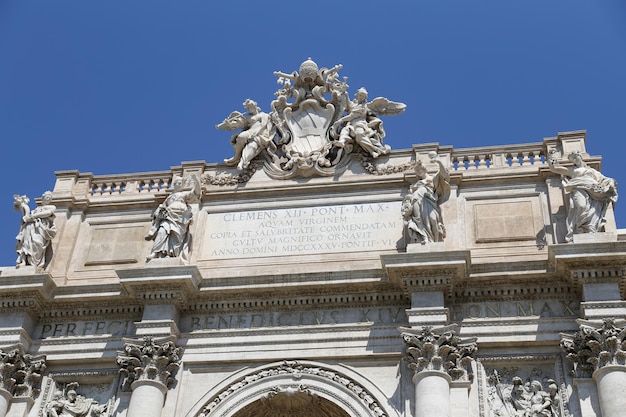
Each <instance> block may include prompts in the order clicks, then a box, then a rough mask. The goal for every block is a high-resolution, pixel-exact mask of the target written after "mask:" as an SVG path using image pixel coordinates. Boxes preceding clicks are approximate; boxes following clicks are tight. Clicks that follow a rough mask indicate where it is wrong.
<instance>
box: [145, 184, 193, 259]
mask: <svg viewBox="0 0 626 417" xmlns="http://www.w3.org/2000/svg"><path fill="white" fill-rule="evenodd" d="M185 180H187V181H190V182H191V183H192V189H191V190H189V191H183V185H184V184H185V182H186V181H185ZM185 180H183V178H182V177H179V176H175V177H174V178H173V180H172V187H173V188H174V191H173V192H172V194H170V195H169V196H167V198H166V199H165V201H164V202H163V203H161V204H160V205H159V207H157V209H156V210H155V211H154V213H153V214H152V227H151V228H150V231H149V232H148V234H146V237H145V238H146V240H154V244H153V245H152V252H151V253H150V255H148V258H147V260H148V261H149V260H151V259H153V258H165V257H177V256H181V257H182V258H183V260H187V255H188V254H189V249H190V244H191V236H190V233H189V224H190V223H191V221H192V219H193V213H192V211H191V207H190V206H189V204H188V203H189V202H191V201H195V200H198V199H199V198H200V193H201V188H200V180H199V179H198V176H197V175H195V174H192V175H190V176H188V177H187V178H186V179H185Z"/></svg>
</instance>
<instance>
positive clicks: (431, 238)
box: [401, 152, 450, 244]
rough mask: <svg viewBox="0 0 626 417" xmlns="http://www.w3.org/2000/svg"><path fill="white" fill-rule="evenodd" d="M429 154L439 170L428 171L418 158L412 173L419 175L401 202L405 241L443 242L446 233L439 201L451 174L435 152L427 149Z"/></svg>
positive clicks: (446, 194) (446, 193)
mask: <svg viewBox="0 0 626 417" xmlns="http://www.w3.org/2000/svg"><path fill="white" fill-rule="evenodd" d="M428 157H429V158H430V161H431V162H435V163H437V165H438V166H439V170H438V172H437V173H436V174H434V175H431V174H429V173H428V170H427V169H426V167H425V166H424V165H423V164H422V161H421V160H418V161H417V162H416V164H415V173H416V174H417V176H418V178H419V179H418V180H417V181H416V182H415V183H414V184H413V185H411V187H410V188H409V193H408V194H407V195H406V197H405V198H404V200H403V202H402V208H401V210H402V216H403V217H404V223H405V230H406V241H407V243H422V244H426V243H430V242H443V239H444V238H445V237H446V228H445V226H444V224H443V216H442V215H441V204H443V203H445V202H446V201H447V200H448V198H449V197H450V174H449V173H448V170H447V169H446V167H445V166H444V165H443V163H442V162H441V160H440V159H439V158H438V156H437V153H436V152H430V153H429V154H428Z"/></svg>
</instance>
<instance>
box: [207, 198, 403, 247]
mask: <svg viewBox="0 0 626 417" xmlns="http://www.w3.org/2000/svg"><path fill="white" fill-rule="evenodd" d="M400 204H401V202H400V201H398V202H384V203H368V204H345V205H336V206H317V207H303V208H290V209H276V210H257V211H239V212H230V213H208V216H209V218H208V221H207V228H208V230H207V231H206V234H205V241H204V244H203V245H202V246H203V249H202V256H201V258H202V259H229V258H239V257H249V256H254V257H262V256H284V255H297V254H317V253H335V252H359V251H370V250H385V249H395V248H396V245H397V242H398V240H400V239H401V238H402V227H403V223H402V216H401V214H400Z"/></svg>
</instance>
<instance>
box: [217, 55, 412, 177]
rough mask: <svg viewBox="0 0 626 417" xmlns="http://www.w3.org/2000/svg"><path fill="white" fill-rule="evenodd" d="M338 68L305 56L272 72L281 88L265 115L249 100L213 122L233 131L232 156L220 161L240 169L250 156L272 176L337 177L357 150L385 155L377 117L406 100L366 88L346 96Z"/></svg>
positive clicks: (399, 108)
mask: <svg viewBox="0 0 626 417" xmlns="http://www.w3.org/2000/svg"><path fill="white" fill-rule="evenodd" d="M341 68H342V66H341V65H336V66H334V67H332V68H330V69H328V68H321V69H320V68H318V66H317V64H316V63H315V62H314V61H312V60H311V59H310V58H309V59H307V60H306V61H304V62H303V63H302V65H300V69H299V71H294V72H292V73H290V74H287V73H283V72H279V71H276V72H274V75H276V76H277V77H278V83H279V84H280V88H279V89H278V91H276V93H274V95H275V96H276V98H275V99H274V100H273V101H272V103H271V108H272V110H271V112H270V113H269V114H268V113H265V112H263V111H261V108H260V107H259V106H258V104H257V103H256V102H255V101H253V100H251V99H248V100H246V101H245V102H244V103H243V105H244V107H245V109H246V113H241V112H238V111H234V112H232V113H231V114H230V115H229V116H228V117H227V118H226V119H225V120H224V121H223V122H222V123H220V124H218V125H217V126H216V127H217V128H218V129H221V130H229V131H236V133H234V134H233V135H232V137H231V143H232V145H233V147H234V149H235V154H234V155H233V157H232V158H229V159H226V160H225V161H224V162H225V163H226V164H227V165H231V166H235V165H236V166H237V168H238V169H239V170H240V171H244V170H247V169H249V166H250V164H251V162H252V161H253V160H263V161H264V166H263V168H264V170H265V171H266V173H267V174H268V175H269V176H270V177H272V178H276V179H287V178H293V177H296V176H304V177H309V176H314V175H323V176H331V175H336V174H338V173H340V172H342V171H343V170H345V168H346V167H347V164H348V162H349V159H350V155H351V154H355V153H359V154H361V155H365V156H366V157H369V158H371V159H376V158H378V157H380V156H382V155H386V154H388V153H389V152H390V151H391V148H390V147H389V145H386V144H384V143H383V139H384V137H385V130H384V129H383V123H382V120H380V118H379V116H390V115H396V114H400V113H402V112H404V109H405V108H406V106H405V104H403V103H397V102H393V101H390V100H387V99H386V98H384V97H377V98H375V99H374V100H372V101H368V95H367V91H366V90H365V89H364V88H360V89H358V90H357V91H356V93H355V97H354V99H353V100H350V98H349V96H348V91H347V90H348V84H347V83H346V80H347V78H346V77H344V78H343V79H340V78H339V70H340V69H341Z"/></svg>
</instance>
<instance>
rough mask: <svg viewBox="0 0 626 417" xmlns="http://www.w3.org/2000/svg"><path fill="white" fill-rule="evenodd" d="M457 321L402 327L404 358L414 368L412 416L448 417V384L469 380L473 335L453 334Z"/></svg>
mask: <svg viewBox="0 0 626 417" xmlns="http://www.w3.org/2000/svg"><path fill="white" fill-rule="evenodd" d="M456 327H457V325H455V324H453V325H450V326H443V327H439V328H433V327H430V326H426V327H423V328H422V329H421V330H418V329H412V328H402V329H401V330H402V337H403V339H404V345H405V348H406V356H405V357H404V359H405V360H406V361H408V362H409V368H411V369H412V370H413V372H414V374H413V382H414V383H415V417H450V416H451V405H450V384H451V383H452V382H453V381H464V380H465V381H471V380H472V379H473V371H472V368H471V363H472V355H473V354H474V352H476V350H477V346H476V338H468V339H461V338H460V337H458V336H456Z"/></svg>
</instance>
